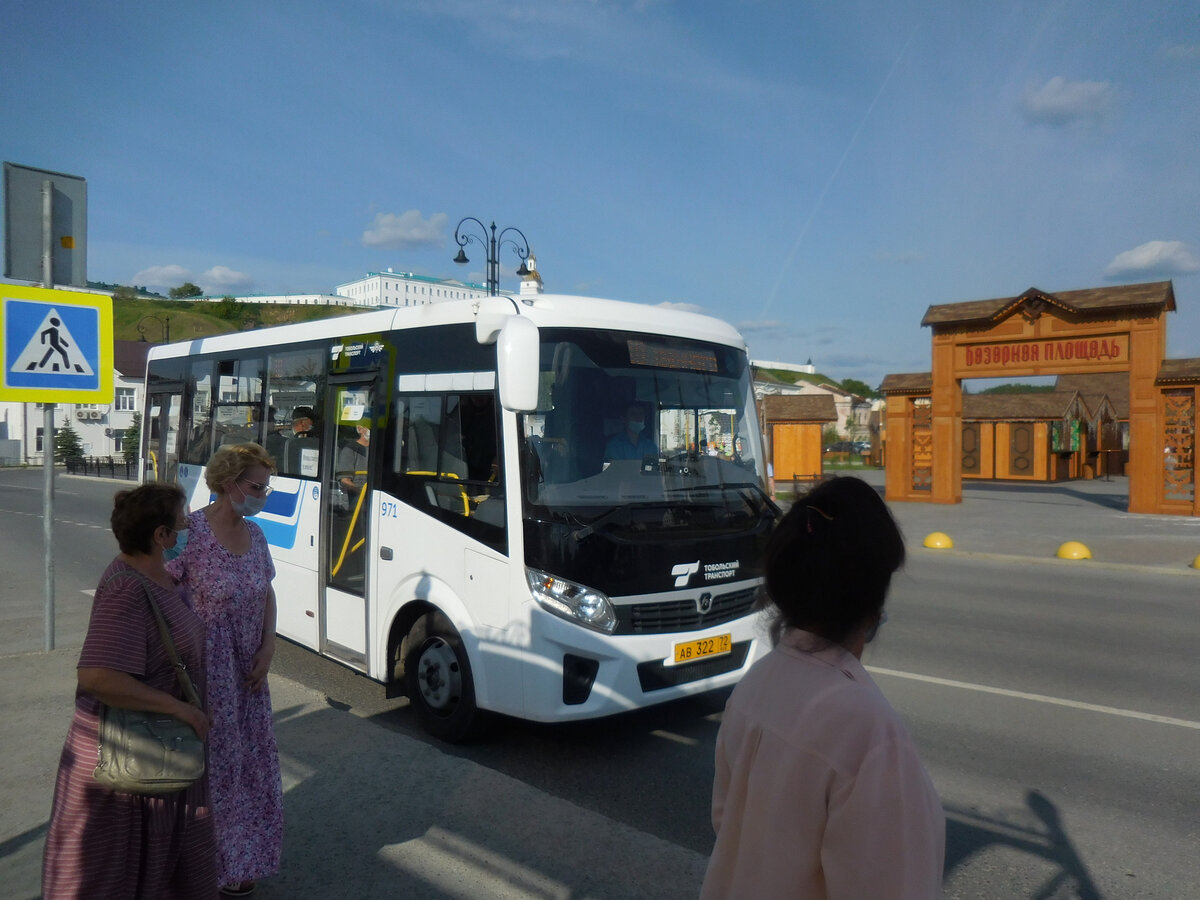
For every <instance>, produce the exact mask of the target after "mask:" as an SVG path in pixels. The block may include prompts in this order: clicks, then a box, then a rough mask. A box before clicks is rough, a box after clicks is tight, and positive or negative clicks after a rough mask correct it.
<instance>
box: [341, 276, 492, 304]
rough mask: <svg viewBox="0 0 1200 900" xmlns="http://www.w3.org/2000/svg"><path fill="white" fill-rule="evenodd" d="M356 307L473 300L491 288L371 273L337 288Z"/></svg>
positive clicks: (456, 281) (439, 279)
mask: <svg viewBox="0 0 1200 900" xmlns="http://www.w3.org/2000/svg"><path fill="white" fill-rule="evenodd" d="M334 290H335V291H336V293H337V295H338V296H339V297H346V298H348V299H349V300H350V302H351V304H352V305H354V306H425V305H427V304H430V303H440V302H442V301H444V300H473V299H477V298H483V297H486V296H487V295H488V292H487V287H486V286H484V285H482V284H474V283H472V282H468V281H458V280H457V279H455V278H433V277H431V276H428V275H414V274H413V273H412V272H396V271H393V270H392V269H388V270H387V271H386V272H368V273H367V274H366V275H365V276H364V277H362V278H358V279H356V280H354V281H348V282H346V283H345V284H339V285H338V286H337V287H336V288H335V289H334Z"/></svg>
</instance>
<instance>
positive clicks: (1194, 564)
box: [1192, 556, 1200, 569]
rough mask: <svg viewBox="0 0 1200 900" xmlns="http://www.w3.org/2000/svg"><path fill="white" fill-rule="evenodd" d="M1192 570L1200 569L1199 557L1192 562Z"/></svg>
mask: <svg viewBox="0 0 1200 900" xmlns="http://www.w3.org/2000/svg"><path fill="white" fill-rule="evenodd" d="M1192 568H1193V569H1200V556H1197V557H1196V558H1195V559H1193V560H1192Z"/></svg>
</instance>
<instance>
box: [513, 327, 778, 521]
mask: <svg viewBox="0 0 1200 900" xmlns="http://www.w3.org/2000/svg"><path fill="white" fill-rule="evenodd" d="M540 363H541V365H540V369H541V389H540V394H539V400H538V408H537V410H536V411H534V412H532V413H526V414H524V415H522V416H521V435H522V447H521V450H522V472H521V475H522V488H523V499H524V502H525V505H526V515H527V518H528V517H532V518H535V519H536V518H548V519H550V520H557V521H564V520H565V521H566V522H567V523H569V524H572V525H575V526H577V527H575V528H574V529H573V530H572V534H573V535H574V537H575V538H576V539H577V540H581V539H583V538H584V537H586V536H588V535H590V534H593V533H595V532H596V531H598V530H602V529H617V530H620V531H622V532H627V533H628V534H629V535H630V536H634V535H639V534H640V535H647V536H648V535H650V534H652V533H658V534H661V533H662V532H663V531H670V530H672V529H674V528H679V529H688V530H689V531H691V532H693V533H694V532H695V531H696V530H697V528H700V529H701V530H704V531H708V532H709V533H713V532H714V531H715V532H725V533H729V532H731V531H732V532H737V531H744V530H746V529H747V528H749V527H753V526H754V525H756V524H757V523H758V522H759V520H760V519H761V517H762V515H763V513H764V512H765V507H769V506H770V501H769V500H768V499H767V495H766V492H765V490H764V475H765V472H764V469H765V466H764V462H763V451H762V445H761V440H760V436H759V429H758V423H757V420H756V418H755V416H756V413H755V407H754V396H753V391H752V387H751V378H750V371H749V365H748V362H747V359H746V355H745V353H744V352H742V351H739V350H737V349H735V348H733V347H728V346H724V345H721V344H708V343H702V342H699V341H688V340H680V339H674V338H669V337H664V336H662V335H646V334H638V333H633V332H617V331H607V332H605V331H597V330H592V329H586V330H585V329H563V328H558V329H556V328H547V329H543V331H542V343H541V359H540Z"/></svg>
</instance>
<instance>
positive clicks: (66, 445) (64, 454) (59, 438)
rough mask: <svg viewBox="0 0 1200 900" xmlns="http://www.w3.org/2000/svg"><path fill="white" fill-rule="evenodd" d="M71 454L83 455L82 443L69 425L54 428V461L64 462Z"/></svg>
mask: <svg viewBox="0 0 1200 900" xmlns="http://www.w3.org/2000/svg"><path fill="white" fill-rule="evenodd" d="M72 456H83V443H82V442H81V441H80V440H79V435H77V434H76V433H75V429H74V428H72V427H71V426H70V425H64V426H63V427H62V428H56V429H54V461H55V462H58V463H61V462H66V461H67V459H69V458H70V457H72Z"/></svg>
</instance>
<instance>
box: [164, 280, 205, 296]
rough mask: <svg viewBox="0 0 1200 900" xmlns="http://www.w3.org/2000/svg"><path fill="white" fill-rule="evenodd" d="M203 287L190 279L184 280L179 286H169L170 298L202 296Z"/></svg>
mask: <svg viewBox="0 0 1200 900" xmlns="http://www.w3.org/2000/svg"><path fill="white" fill-rule="evenodd" d="M203 296H204V289H203V288H202V287H200V286H199V285H197V284H192V283H191V282H190V281H185V282H184V283H183V284H181V285H180V286H179V287H174V288H171V299H172V300H186V299H188V298H189V297H203Z"/></svg>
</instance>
